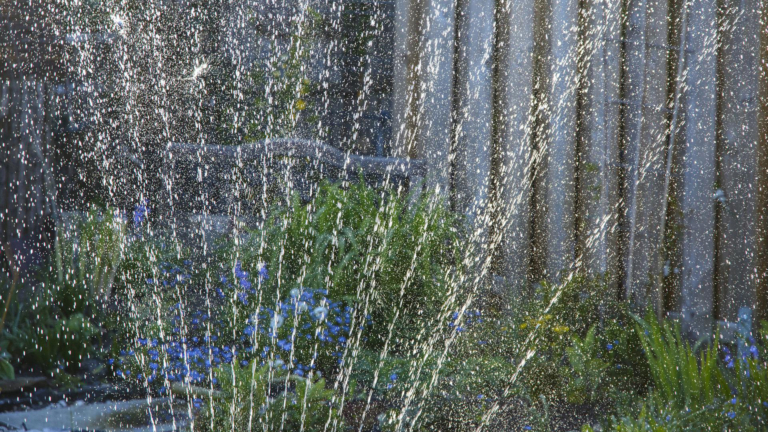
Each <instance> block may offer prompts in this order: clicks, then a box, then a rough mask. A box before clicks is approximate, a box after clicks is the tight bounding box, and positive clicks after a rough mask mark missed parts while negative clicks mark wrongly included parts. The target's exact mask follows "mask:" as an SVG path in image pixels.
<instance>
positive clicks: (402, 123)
mask: <svg viewBox="0 0 768 432" xmlns="http://www.w3.org/2000/svg"><path fill="white" fill-rule="evenodd" d="M420 16H421V11H420V8H419V1H418V0H396V2H395V46H394V58H393V71H392V73H393V80H392V87H393V88H392V155H393V156H395V157H401V158H405V157H408V156H409V155H410V152H411V150H412V147H413V145H414V138H415V136H414V130H413V128H414V124H413V122H414V119H413V116H414V112H413V111H414V102H415V99H414V98H415V97H416V93H417V92H416V88H417V87H416V86H417V83H418V81H417V74H416V70H415V69H416V68H415V66H416V64H417V57H418V42H419V37H418V34H419V22H420Z"/></svg>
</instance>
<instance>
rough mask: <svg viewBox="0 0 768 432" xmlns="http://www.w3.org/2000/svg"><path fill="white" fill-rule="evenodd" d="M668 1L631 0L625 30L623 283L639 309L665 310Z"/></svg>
mask: <svg viewBox="0 0 768 432" xmlns="http://www.w3.org/2000/svg"><path fill="white" fill-rule="evenodd" d="M667 14H668V7H667V0H645V1H643V2H642V3H637V2H630V12H629V27H628V29H627V42H628V45H627V51H628V53H627V68H626V71H627V75H628V79H627V94H628V97H627V113H628V117H629V120H630V121H628V122H627V136H626V149H627V155H628V157H629V158H630V160H629V165H630V170H631V171H630V174H631V175H630V176H629V177H630V179H631V180H630V184H628V185H627V191H628V202H629V206H628V207H629V208H628V210H629V214H628V216H629V229H630V232H629V242H628V246H627V248H628V250H627V261H626V280H625V287H626V290H627V298H629V299H630V300H632V301H633V302H635V303H636V305H637V306H638V308H639V309H641V310H642V309H644V308H645V306H646V305H648V304H650V305H653V306H655V307H656V308H657V309H659V310H658V311H657V312H659V314H660V313H661V310H660V309H661V307H662V305H661V299H660V298H659V297H660V295H661V293H662V290H659V289H653V288H654V287H653V284H654V283H655V278H654V269H655V266H656V263H657V262H658V259H659V258H658V256H659V254H661V253H662V246H663V245H662V244H661V243H660V239H661V236H660V234H659V230H660V228H661V227H660V225H659V223H658V222H659V213H660V211H662V210H661V209H662V208H663V206H664V204H663V199H664V198H663V188H664V173H665V164H664V162H665V158H664V146H665V143H666V139H665V138H666V136H667V132H668V128H667V119H668V113H667V81H668V75H667V52H668V48H667V41H668V22H667Z"/></svg>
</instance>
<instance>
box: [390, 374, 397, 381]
mask: <svg viewBox="0 0 768 432" xmlns="http://www.w3.org/2000/svg"><path fill="white" fill-rule="evenodd" d="M389 379H391V380H392V381H397V374H396V373H393V374H392V375H390V376H389Z"/></svg>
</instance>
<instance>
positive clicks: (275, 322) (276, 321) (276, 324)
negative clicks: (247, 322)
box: [269, 314, 285, 329]
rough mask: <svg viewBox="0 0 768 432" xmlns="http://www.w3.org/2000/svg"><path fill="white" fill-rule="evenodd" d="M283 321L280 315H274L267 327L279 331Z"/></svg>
mask: <svg viewBox="0 0 768 432" xmlns="http://www.w3.org/2000/svg"><path fill="white" fill-rule="evenodd" d="M284 320H285V319H284V318H283V316H282V315H280V314H275V316H273V317H272V320H271V321H270V322H269V326H270V327H272V328H273V329H279V328H280V326H281V325H283V321H284Z"/></svg>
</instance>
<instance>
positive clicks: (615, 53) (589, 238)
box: [579, 0, 621, 292]
mask: <svg viewBox="0 0 768 432" xmlns="http://www.w3.org/2000/svg"><path fill="white" fill-rule="evenodd" d="M586 8H587V11H586V12H587V29H586V32H587V33H586V37H585V47H586V50H585V51H586V52H585V53H584V54H585V55H586V65H585V66H586V67H585V76H584V78H585V82H584V85H585V86H586V89H585V94H584V100H583V105H582V116H583V119H584V121H583V123H584V126H585V132H584V145H583V148H582V151H583V153H582V155H581V167H580V176H581V184H580V186H579V191H580V199H579V201H580V202H581V207H582V211H583V212H582V217H583V225H584V226H583V229H582V232H581V235H580V237H581V239H580V249H581V251H582V256H583V263H584V267H585V270H586V272H587V274H588V275H591V276H598V277H603V278H605V282H606V283H607V284H608V285H609V289H611V292H613V288H615V284H616V276H617V274H616V271H617V267H616V258H617V256H618V251H617V241H616V223H617V211H618V178H619V177H618V162H619V146H618V142H617V140H618V126H619V105H618V104H617V103H616V101H617V100H618V99H619V77H620V73H621V71H620V45H619V40H620V39H621V2H609V3H606V2H604V1H602V0H591V1H589V2H588V3H587V4H586Z"/></svg>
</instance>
